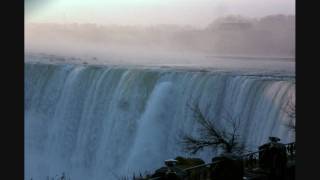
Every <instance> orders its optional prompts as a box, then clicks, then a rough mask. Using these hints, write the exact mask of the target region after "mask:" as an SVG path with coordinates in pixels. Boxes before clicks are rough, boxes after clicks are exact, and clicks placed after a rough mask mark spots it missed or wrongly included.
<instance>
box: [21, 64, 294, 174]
mask: <svg viewBox="0 0 320 180" xmlns="http://www.w3.org/2000/svg"><path fill="white" fill-rule="evenodd" d="M294 93H295V79H294V76H289V77H288V76H284V77H283V76H280V75H279V76H270V75H266V74H262V75H261V74H260V75H259V74H257V75H246V74H241V73H238V74H237V73H230V72H223V71H190V70H175V69H165V68H158V69H157V68H133V67H131V68H125V67H118V66H82V65H71V64H69V65H68V64H59V65H58V64H41V63H25V157H26V159H25V178H26V179H30V178H31V177H32V178H33V179H36V180H37V179H45V178H46V177H47V176H50V177H52V176H55V175H56V174H61V173H62V172H66V173H68V174H69V175H70V176H71V179H77V180H87V179H93V180H95V179H96V180H101V179H117V178H119V177H120V176H121V175H129V176H132V174H131V173H133V172H136V173H138V172H142V173H143V172H144V171H153V170H155V169H156V168H158V167H160V166H161V165H163V161H164V160H165V159H168V158H175V157H176V156H178V155H186V153H185V152H184V151H183V150H182V148H181V144H180V143H179V137H180V135H181V133H191V134H196V133H197V123H196V122H195V120H194V118H193V112H192V110H191V109H190V108H189V107H188V104H194V103H197V104H199V107H200V108H201V109H202V110H203V112H204V113H205V115H206V116H208V117H215V118H216V120H217V121H216V123H217V124H219V125H220V126H221V127H223V126H224V125H226V122H225V121H224V120H223V118H221V117H222V116H223V114H224V113H225V111H228V112H229V113H231V114H233V115H235V116H236V117H237V118H239V119H240V122H241V123H240V134H241V137H242V140H243V141H244V143H245V144H246V146H247V148H249V149H252V150H256V148H257V146H258V145H261V144H262V143H265V142H266V141H267V140H268V137H269V136H278V137H280V138H281V140H282V142H291V141H294V134H293V133H292V132H291V131H290V129H288V128H287V127H286V126H285V124H286V122H287V121H288V117H287V116H286V113H285V112H284V108H283V107H284V106H285V104H286V103H287V102H288V100H289V99H290V98H292V97H291V96H290V95H291V94H294ZM214 154H215V151H214V150H210V149H208V150H207V151H203V152H202V153H200V154H199V156H200V157H201V158H204V159H205V160H206V161H210V159H211V157H212V156H213V155H214Z"/></svg>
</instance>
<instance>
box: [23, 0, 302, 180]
mask: <svg viewBox="0 0 320 180" xmlns="http://www.w3.org/2000/svg"><path fill="white" fill-rule="evenodd" d="M186 2H187V3H186V5H185V6H183V5H182V2H180V0H174V1H173V2H172V5H171V6H167V4H166V3H162V2H160V1H156V0H154V1H150V2H146V1H132V2H129V1H128V2H127V1H124V0H121V1H119V2H116V1H110V2H99V1H92V2H89V1H81V2H80V1H79V2H77V1H73V0H68V1H65V2H62V1H61V2H60V1H59V2H56V3H55V2H53V1H48V2H47V3H48V4H47V5H44V4H45V3H39V4H37V3H36V2H35V3H34V4H37V6H35V7H34V8H31V7H33V6H34V4H30V8H31V9H27V12H28V14H27V18H26V21H27V23H26V24H25V55H24V58H25V59H24V75H25V76H24V153H25V154H24V156H25V161H24V166H25V174H24V176H25V179H26V180H30V179H32V180H45V179H46V180H129V179H132V180H136V179H140V180H144V179H150V180H156V179H159V180H160V179H164V180H168V179H179V180H193V179H197V180H204V179H206V180H208V179H236V178H234V177H236V176H237V177H241V179H254V178H257V179H259V178H261V179H263V178H266V177H267V178H266V179H283V178H284V177H286V178H288V177H289V176H290V177H291V176H292V174H294V173H292V172H294V168H295V164H294V162H295V161H294V160H295V139H296V135H295V93H296V90H295V88H296V79H295V77H296V72H295V15H294V13H293V10H294V5H293V4H292V2H291V1H290V0H286V1H285V2H286V3H283V4H281V6H280V5H279V6H278V8H274V7H275V6H277V5H276V4H277V3H278V2H277V1H274V0H272V1H270V3H269V4H268V3H267V4H268V5H266V6H265V5H263V4H260V3H253V1H250V0H241V1H239V2H237V3H234V4H233V3H232V2H231V1H229V0H226V1H218V2H214V3H213V2H212V3H211V2H209V1H199V2H196V1H194V0H186ZM250 3H252V5H253V6H256V7H257V9H259V8H260V9H261V12H258V11H253V10H252V9H251V8H249V7H250V6H249V4H250ZM102 7H103V8H102ZM209 7H210V8H209ZM27 8H29V7H27ZM73 8H74V9H73ZM77 8H78V9H77ZM104 8H105V9H104ZM108 10H110V11H108ZM121 10H123V12H122V11H121ZM262 10H265V11H262ZM29 11H30V12H29ZM105 11H108V12H105ZM193 11H194V13H192V12H193ZM234 14H239V15H234ZM138 17H139V18H138ZM265 152H266V153H265ZM267 152H268V153H270V154H268V153H267ZM272 153H273V154H272ZM273 155H274V156H273ZM268 158H269V159H268ZM221 159H223V160H221ZM226 159H227V160H226ZM229 160H230V163H231V164H228V165H224V164H219V163H220V162H229ZM239 162H240V163H239ZM239 164H240V165H239ZM224 166H226V167H224ZM237 168H238V169H237ZM284 169H285V170H284ZM238 172H240V174H239V173H238ZM237 173H238V174H239V175H238V174H237ZM220 177H221V178H220ZM288 179H290V178H288Z"/></svg>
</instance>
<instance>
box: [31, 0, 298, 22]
mask: <svg viewBox="0 0 320 180" xmlns="http://www.w3.org/2000/svg"><path fill="white" fill-rule="evenodd" d="M25 2H26V3H25V8H26V16H25V17H26V22H27V23H28V22H54V23H97V24H101V25H107V24H118V25H142V26H149V25H156V24H177V25H192V26H199V27H203V26H206V25H207V24H209V23H210V22H212V21H213V20H214V19H215V18H217V17H219V16H224V15H230V14H233V15H242V16H247V17H262V16H266V15H270V14H295V0H26V1H25Z"/></svg>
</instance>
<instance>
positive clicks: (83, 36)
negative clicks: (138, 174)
mask: <svg viewBox="0 0 320 180" xmlns="http://www.w3.org/2000/svg"><path fill="white" fill-rule="evenodd" d="M25 38H26V44H27V45H28V44H37V43H38V45H39V44H41V43H44V42H45V43H53V44H54V43H57V42H59V43H62V42H65V43H68V42H69V43H73V44H75V45H78V46H80V45H81V44H86V45H94V46H99V47H100V46H101V47H103V48H108V47H126V48H128V47H129V48H130V47H132V48H133V47H135V48H142V49H144V48H148V49H153V50H162V51H175V52H180V51H185V52H195V53H206V54H214V55H256V56H282V57H294V56H295V16H294V15H270V16H266V17H262V18H247V17H242V16H234V15H230V16H224V17H220V18H217V19H215V20H214V21H213V22H212V23H210V24H208V26H206V27H205V28H201V29H200V28H195V27H191V26H178V25H156V26H149V27H140V26H119V25H97V24H76V23H74V24H53V23H37V24H35V23H33V24H31V23H30V24H27V25H26V28H25Z"/></svg>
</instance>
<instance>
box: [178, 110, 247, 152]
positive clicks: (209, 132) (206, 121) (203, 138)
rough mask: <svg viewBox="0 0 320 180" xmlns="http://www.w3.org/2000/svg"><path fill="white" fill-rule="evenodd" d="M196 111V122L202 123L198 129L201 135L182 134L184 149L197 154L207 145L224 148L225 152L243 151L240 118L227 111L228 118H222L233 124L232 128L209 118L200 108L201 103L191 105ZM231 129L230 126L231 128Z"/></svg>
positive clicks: (194, 111)
mask: <svg viewBox="0 0 320 180" xmlns="http://www.w3.org/2000/svg"><path fill="white" fill-rule="evenodd" d="M189 107H190V109H191V110H192V111H193V113H194V117H195V120H196V122H197V123H198V124H199V125H200V128H199V129H198V133H199V137H194V136H192V135H189V134H184V135H182V144H183V146H184V149H185V150H186V151H188V152H191V153H192V154H196V153H197V152H198V151H199V150H203V149H204V148H205V147H213V148H222V150H223V151H224V152H232V153H239V154H240V153H242V152H243V150H244V145H243V144H242V143H240V139H239V134H238V133H239V132H238V131H239V126H240V119H239V118H232V116H231V115H230V114H229V113H227V111H226V112H225V113H226V115H227V118H222V119H224V120H225V122H227V123H230V124H231V130H229V131H228V130H226V128H221V127H218V126H217V124H215V122H214V120H213V119H210V118H207V117H206V116H205V115H204V113H203V112H202V111H201V110H200V108H199V105H196V106H189ZM229 129H230V128H229Z"/></svg>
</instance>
